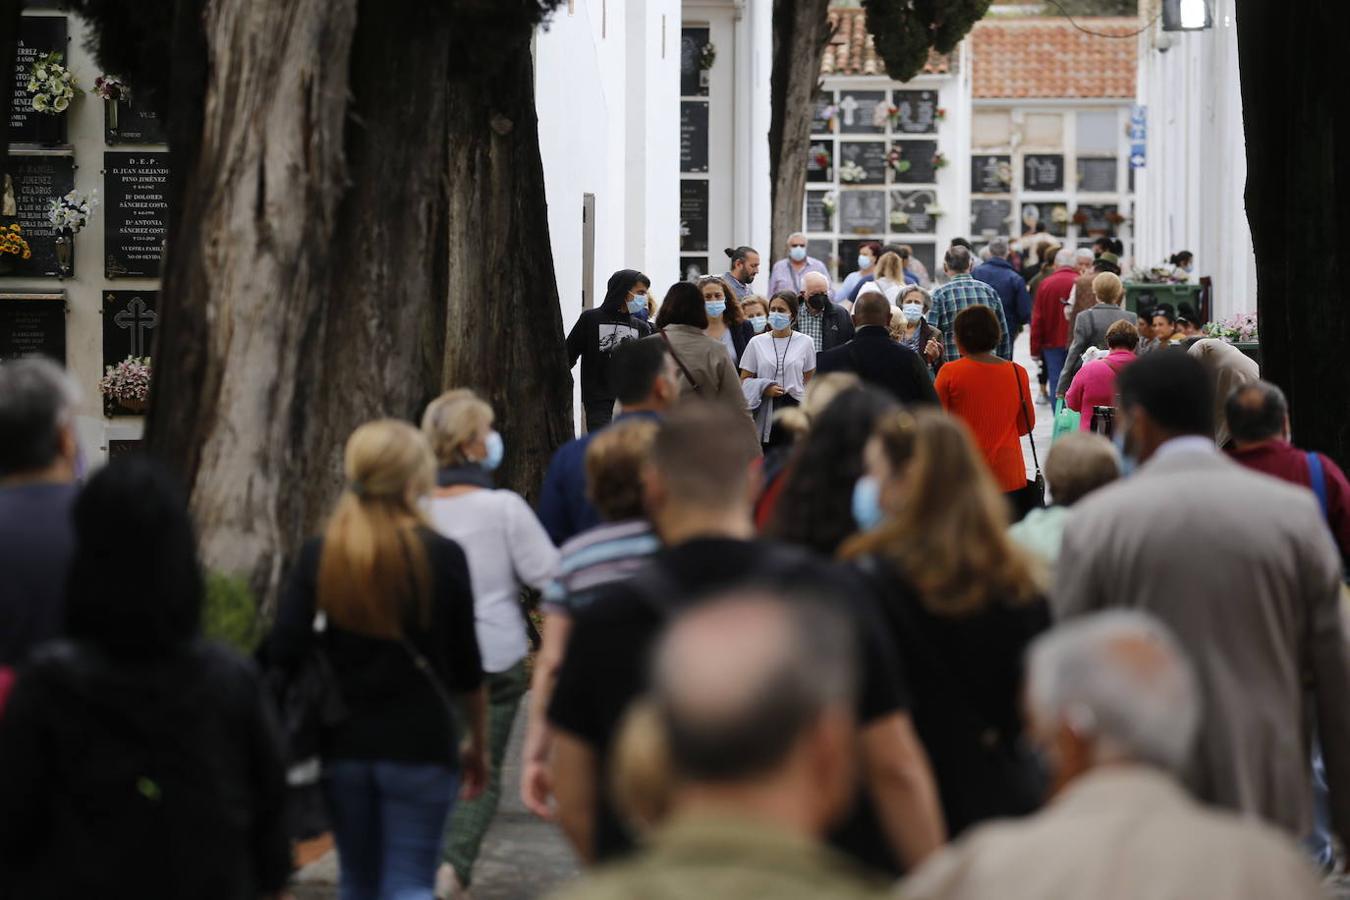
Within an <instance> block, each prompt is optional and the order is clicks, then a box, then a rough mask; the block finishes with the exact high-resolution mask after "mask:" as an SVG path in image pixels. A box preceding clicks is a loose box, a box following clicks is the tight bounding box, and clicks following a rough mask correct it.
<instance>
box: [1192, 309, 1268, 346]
mask: <svg viewBox="0 0 1350 900" xmlns="http://www.w3.org/2000/svg"><path fill="white" fill-rule="evenodd" d="M1202 330H1203V331H1204V333H1205V337H1212V338H1218V339H1219V340H1221V341H1227V342H1228V343H1230V344H1251V343H1255V342H1256V341H1258V340H1260V331H1259V329H1258V328H1257V321H1256V313H1254V312H1249V313H1238V314H1237V315H1235V316H1229V317H1228V318H1226V319H1224V320H1222V321H1220V322H1210V323H1209V324H1208V325H1206V326H1205V327H1204V328H1203V329H1202Z"/></svg>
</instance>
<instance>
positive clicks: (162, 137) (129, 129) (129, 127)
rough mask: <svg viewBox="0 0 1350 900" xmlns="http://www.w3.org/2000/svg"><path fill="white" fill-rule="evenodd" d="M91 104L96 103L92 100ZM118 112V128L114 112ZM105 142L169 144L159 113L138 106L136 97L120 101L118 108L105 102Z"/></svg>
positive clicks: (113, 143) (112, 143)
mask: <svg viewBox="0 0 1350 900" xmlns="http://www.w3.org/2000/svg"><path fill="white" fill-rule="evenodd" d="M90 102H94V101H93V100H91V101H90ZM113 109H116V110H117V117H116V118H117V122H116V127H114V124H113V121H112V120H113V115H112V110H113ZM103 142H104V143H106V144H111V145H117V144H167V143H168V142H169V138H168V135H166V134H165V133H164V121H163V120H162V119H161V118H160V117H159V113H157V112H155V111H154V110H152V109H149V108H147V107H145V106H144V105H137V103H136V95H135V94H132V96H131V99H130V100H119V101H117V104H116V106H114V105H113V104H111V103H109V102H108V101H106V100H105V101H103Z"/></svg>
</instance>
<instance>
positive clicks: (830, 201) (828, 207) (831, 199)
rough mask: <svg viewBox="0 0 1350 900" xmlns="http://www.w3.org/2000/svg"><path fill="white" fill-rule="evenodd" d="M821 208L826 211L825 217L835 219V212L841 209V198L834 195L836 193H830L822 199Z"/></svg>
mask: <svg viewBox="0 0 1350 900" xmlns="http://www.w3.org/2000/svg"><path fill="white" fill-rule="evenodd" d="M820 208H821V209H823V210H825V215H827V216H830V217H831V218H833V217H834V211H835V210H836V209H838V208H839V198H838V197H836V196H835V195H834V191H829V192H828V193H826V194H825V196H824V197H821V198H820Z"/></svg>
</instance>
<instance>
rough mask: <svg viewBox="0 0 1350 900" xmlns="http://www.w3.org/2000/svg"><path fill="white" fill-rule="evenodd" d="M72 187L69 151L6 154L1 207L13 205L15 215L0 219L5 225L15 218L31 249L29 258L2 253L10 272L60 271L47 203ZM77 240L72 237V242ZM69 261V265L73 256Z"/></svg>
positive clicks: (72, 165)
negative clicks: (5, 255) (6, 171)
mask: <svg viewBox="0 0 1350 900" xmlns="http://www.w3.org/2000/svg"><path fill="white" fill-rule="evenodd" d="M74 187H75V158H74V157H73V156H71V155H70V154H69V152H61V151H36V152H35V153H26V154H20V153H17V152H16V153H11V154H10V157H9V182H8V183H7V184H5V185H4V188H3V192H4V197H3V200H2V201H0V202H3V208H5V209H11V208H12V209H14V210H15V211H16V212H17V215H16V216H6V217H4V218H3V219H0V222H3V223H4V224H6V225H8V224H10V223H11V222H18V223H19V225H20V226H21V227H22V228H23V237H24V240H26V241H28V246H29V247H30V248H31V249H32V251H33V256H32V258H31V259H27V260H24V259H19V258H18V257H15V256H7V257H5V258H4V260H3V261H4V262H5V263H6V264H7V265H9V266H10V267H11V270H12V271H11V272H10V274H12V275H20V276H24V275H26V276H34V275H60V274H61V267H60V266H59V265H57V263H56V230H55V229H53V228H52V223H51V222H50V221H48V220H47V207H48V206H49V205H50V203H51V201H52V200H53V199H54V198H56V197H64V196H65V195H66V194H68V193H70V191H71V190H72V189H73V188H74ZM11 201H12V202H13V206H12V207H11V205H10V204H11ZM79 240H80V239H79V238H76V240H75V242H76V244H78V243H79ZM71 262H72V265H73V264H74V257H72V260H71Z"/></svg>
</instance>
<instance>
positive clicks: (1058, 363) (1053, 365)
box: [1041, 347, 1069, 397]
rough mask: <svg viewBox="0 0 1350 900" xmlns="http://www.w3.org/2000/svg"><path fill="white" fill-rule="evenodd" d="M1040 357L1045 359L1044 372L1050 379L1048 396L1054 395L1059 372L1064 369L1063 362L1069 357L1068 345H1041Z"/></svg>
mask: <svg viewBox="0 0 1350 900" xmlns="http://www.w3.org/2000/svg"><path fill="white" fill-rule="evenodd" d="M1041 359H1043V360H1045V374H1046V377H1047V378H1048V379H1049V381H1050V396H1051V397H1053V396H1055V386H1056V385H1057V384H1059V373H1060V372H1063V371H1064V363H1066V362H1068V359H1069V348H1068V347H1042V348H1041Z"/></svg>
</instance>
